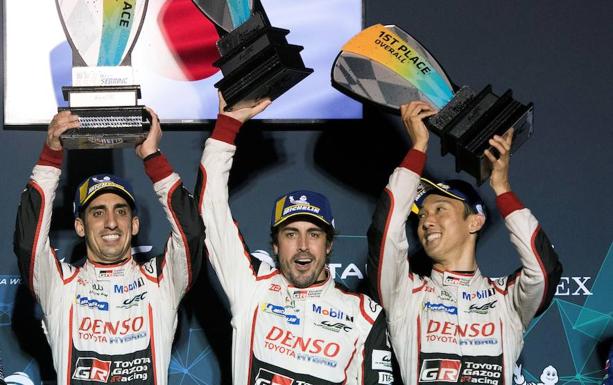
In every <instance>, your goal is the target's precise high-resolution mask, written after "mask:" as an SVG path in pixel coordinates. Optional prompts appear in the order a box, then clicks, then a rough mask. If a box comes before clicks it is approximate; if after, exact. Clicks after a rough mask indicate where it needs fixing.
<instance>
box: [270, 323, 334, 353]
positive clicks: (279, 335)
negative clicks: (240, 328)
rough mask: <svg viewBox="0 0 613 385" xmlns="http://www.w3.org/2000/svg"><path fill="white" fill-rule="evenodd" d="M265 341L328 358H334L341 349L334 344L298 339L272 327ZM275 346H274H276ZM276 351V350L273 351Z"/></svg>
mask: <svg viewBox="0 0 613 385" xmlns="http://www.w3.org/2000/svg"><path fill="white" fill-rule="evenodd" d="M266 341H268V342H270V343H276V344H278V346H281V347H286V348H290V349H298V350H300V351H302V352H304V353H311V354H320V353H323V355H324V356H326V357H328V358H332V357H336V356H337V355H338V353H339V352H340V350H341V347H340V345H339V344H337V343H336V342H326V341H325V340H323V339H319V338H317V339H314V338H311V337H306V338H305V337H300V336H296V335H294V334H293V333H292V332H290V331H288V330H283V329H281V328H278V327H276V326H273V327H272V328H271V329H270V331H269V332H268V334H267V335H266ZM276 344H275V345H276ZM273 350H277V349H273Z"/></svg>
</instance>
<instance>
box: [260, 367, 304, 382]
mask: <svg viewBox="0 0 613 385" xmlns="http://www.w3.org/2000/svg"><path fill="white" fill-rule="evenodd" d="M293 382H294V379H293V378H289V377H287V376H284V375H282V374H278V373H275V372H271V371H269V370H266V369H260V370H259V371H258V375H257V376H256V377H255V385H292V383H293Z"/></svg>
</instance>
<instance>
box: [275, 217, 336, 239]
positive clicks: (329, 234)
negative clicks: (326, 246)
mask: <svg viewBox="0 0 613 385" xmlns="http://www.w3.org/2000/svg"><path fill="white" fill-rule="evenodd" d="M296 221H307V222H311V223H313V224H314V225H317V226H319V227H321V228H322V230H323V231H324V233H325V234H326V242H329V243H332V241H333V240H334V237H335V236H336V231H335V230H334V227H332V226H330V225H328V224H327V223H324V222H322V221H319V220H317V219H316V218H314V217H313V216H310V215H297V216H295V217H292V218H291V219H288V220H286V221H284V222H282V223H280V224H279V225H277V226H275V227H271V228H270V243H271V244H272V245H276V244H278V241H279V240H278V237H279V230H281V229H282V228H283V227H285V226H287V225H288V224H290V223H293V222H296Z"/></svg>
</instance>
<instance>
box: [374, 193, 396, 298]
mask: <svg viewBox="0 0 613 385" xmlns="http://www.w3.org/2000/svg"><path fill="white" fill-rule="evenodd" d="M384 191H385V193H386V194H387V195H388V196H389V199H390V207H389V211H388V213H387V218H386V219H385V229H384V230H383V235H382V236H381V246H380V248H379V267H378V268H377V291H378V294H379V301H380V302H381V306H383V294H382V292H381V279H382V277H381V270H382V269H383V258H384V257H385V240H386V239H387V231H388V230H389V226H390V222H391V220H392V213H393V212H394V204H395V202H394V195H393V194H392V192H391V191H390V190H388V189H387V188H386V189H385V190H384Z"/></svg>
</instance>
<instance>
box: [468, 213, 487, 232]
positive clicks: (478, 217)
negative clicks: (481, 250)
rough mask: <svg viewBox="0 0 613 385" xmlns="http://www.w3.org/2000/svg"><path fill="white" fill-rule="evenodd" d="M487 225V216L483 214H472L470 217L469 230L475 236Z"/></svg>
mask: <svg viewBox="0 0 613 385" xmlns="http://www.w3.org/2000/svg"><path fill="white" fill-rule="evenodd" d="M484 224H485V216H483V215H482V214H471V215H470V217H469V223H468V229H469V231H470V233H471V234H475V233H477V232H479V230H481V228H482V227H483V225H484Z"/></svg>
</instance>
